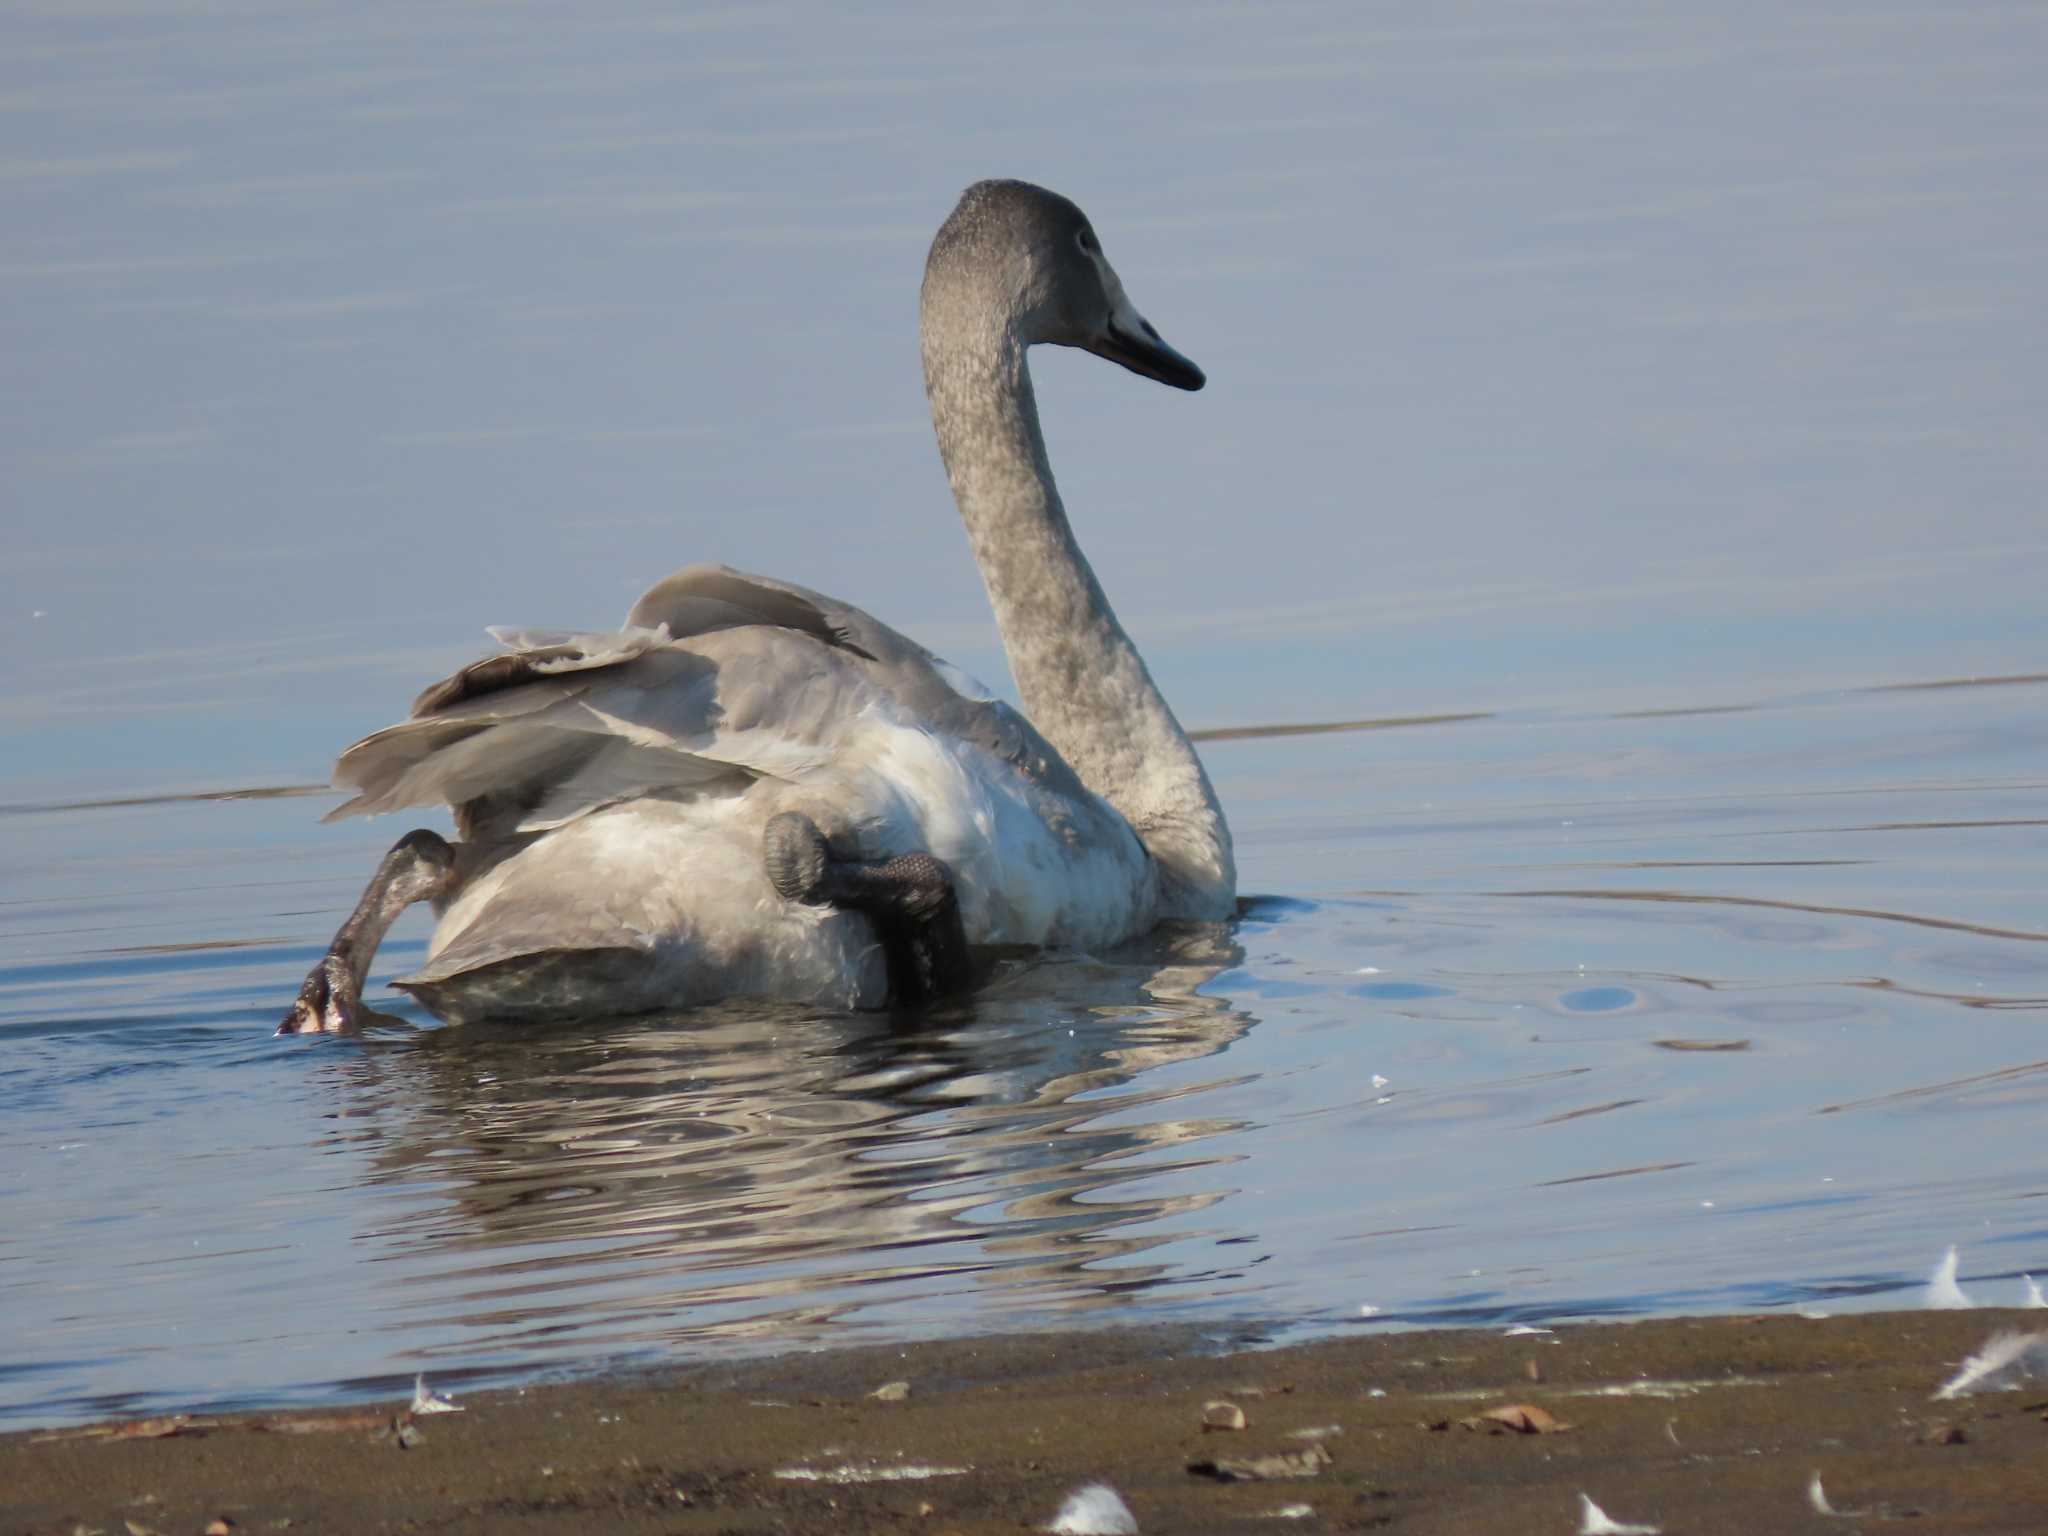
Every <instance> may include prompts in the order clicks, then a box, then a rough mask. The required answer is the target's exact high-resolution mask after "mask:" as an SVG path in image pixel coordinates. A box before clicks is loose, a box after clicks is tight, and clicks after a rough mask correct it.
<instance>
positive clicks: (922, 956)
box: [761, 811, 973, 1003]
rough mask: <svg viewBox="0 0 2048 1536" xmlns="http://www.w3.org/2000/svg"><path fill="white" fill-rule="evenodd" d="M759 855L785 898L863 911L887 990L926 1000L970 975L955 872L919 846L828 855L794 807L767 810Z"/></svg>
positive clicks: (908, 999)
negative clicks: (878, 945)
mask: <svg viewBox="0 0 2048 1536" xmlns="http://www.w3.org/2000/svg"><path fill="white" fill-rule="evenodd" d="M761 842H762V846H761V858H762V862H763V864H764V865H765V866H766V868H767V871H768V879H769V882H770V883H771V884H772V885H774V887H775V889H776V890H777V891H778V892H779V893H780V894H781V895H782V897H783V899H784V900H786V901H796V902H802V903H804V904H806V905H809V906H831V907H843V908H845V909H847V910H848V911H852V912H861V913H865V914H866V915H867V917H868V919H869V920H870V921H871V922H873V923H874V925H875V929H876V932H877V933H878V934H879V935H880V936H881V940H882V946H883V949H884V950H885V951H886V952H887V954H888V957H889V990H890V992H891V993H893V994H894V996H895V998H896V1000H897V1001H898V1002H902V1003H923V1002H929V1001H930V1000H931V999H932V998H935V997H939V996H942V995H944V994H945V993H947V992H954V991H958V990H960V989H962V988H964V987H966V986H967V985H969V984H970V983H971V982H972V981H973V961H972V957H971V956H970V954H969V951H968V948H967V931H966V928H965V926H964V925H963V924H962V922H961V919H960V902H959V898H958V897H957V896H956V894H955V893H954V890H953V872H952V871H951V870H950V869H948V868H946V866H945V864H944V863H943V862H942V861H941V860H939V859H937V858H935V857H933V856H932V855H931V854H929V853H926V852H924V851H922V850H918V851H916V852H912V853H900V854H898V855H897V856H896V857H895V858H893V859H887V860H884V861H882V862H880V863H864V862H862V861H861V860H858V859H840V858H835V857H833V855H832V852H831V849H830V848H829V847H828V846H827V845H826V842H825V837H824V834H823V833H821V832H820V831H819V830H818V826H817V823H816V822H814V821H812V820H811V818H810V817H808V816H805V815H803V814H802V813H800V812H797V811H784V812H782V813H781V814H779V815H777V816H774V817H772V818H770V820H769V822H768V825H767V827H766V828H765V829H764V830H763V832H762V840H761Z"/></svg>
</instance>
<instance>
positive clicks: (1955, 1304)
mask: <svg viewBox="0 0 2048 1536" xmlns="http://www.w3.org/2000/svg"><path fill="white" fill-rule="evenodd" d="M1921 1305H1923V1306H1926V1307H1931V1308H1933V1309H1934V1310H1936V1311H1960V1310H1961V1309H1962V1308H1964V1307H1974V1306H1975V1305H1977V1303H1975V1302H1974V1301H1972V1300H1970V1298H1969V1297H1968V1296H1966V1295H1964V1294H1963V1288H1962V1287H1961V1286H1959V1285H1957V1284H1956V1245H1955V1244H1954V1243H1950V1244H1949V1245H1948V1252H1947V1253H1944V1254H1943V1255H1942V1256H1941V1262H1940V1263H1939V1264H1937V1265H1935V1266H1934V1273H1933V1274H1932V1275H1931V1276H1929V1277H1928V1281H1927V1294H1926V1297H1925V1299H1924V1300H1923V1301H1922V1303H1921Z"/></svg>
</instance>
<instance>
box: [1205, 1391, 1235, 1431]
mask: <svg viewBox="0 0 2048 1536" xmlns="http://www.w3.org/2000/svg"><path fill="white" fill-rule="evenodd" d="M1244 1422H1245V1421H1244V1410H1243V1409H1242V1408H1240V1407H1238V1406H1237V1404H1235V1403H1233V1402H1228V1401H1226V1400H1224V1399H1223V1398H1218V1399H1216V1401H1214V1402H1210V1403H1204V1404H1202V1432H1203V1433H1204V1434H1207V1433H1209V1432H1210V1431H1211V1430H1217V1429H1243V1428H1244Z"/></svg>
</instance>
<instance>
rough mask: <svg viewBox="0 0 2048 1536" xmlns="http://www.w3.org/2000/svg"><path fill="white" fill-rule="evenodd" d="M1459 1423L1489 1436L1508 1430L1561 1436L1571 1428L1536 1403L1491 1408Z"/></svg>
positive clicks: (1526, 1433)
mask: <svg viewBox="0 0 2048 1536" xmlns="http://www.w3.org/2000/svg"><path fill="white" fill-rule="evenodd" d="M1458 1423H1459V1424H1460V1425H1461V1426H1462V1427H1464V1428H1466V1429H1483V1430H1485V1431H1486V1432H1487V1433H1488V1434H1489V1435H1498V1434H1501V1433H1504V1432H1505V1431H1507V1430H1513V1431H1514V1432H1515V1433H1516V1434H1518V1435H1561V1434H1563V1433H1564V1432H1565V1431H1566V1430H1568V1429H1570V1428H1571V1425H1569V1424H1567V1423H1565V1421H1564V1420H1563V1419H1560V1418H1558V1417H1557V1416H1556V1415H1555V1414H1553V1413H1551V1412H1549V1411H1548V1410H1547V1409H1543V1408H1538V1407H1537V1406H1536V1405H1535V1404H1534V1403H1510V1404H1508V1405H1507V1406H1506V1407H1505V1408H1489V1409H1487V1410H1486V1412H1484V1413H1479V1414H1474V1415H1473V1416H1472V1417H1471V1418H1469V1419H1460V1420H1458Z"/></svg>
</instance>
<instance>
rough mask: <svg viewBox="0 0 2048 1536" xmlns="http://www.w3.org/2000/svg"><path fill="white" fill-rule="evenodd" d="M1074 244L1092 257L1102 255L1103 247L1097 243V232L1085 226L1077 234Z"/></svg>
mask: <svg viewBox="0 0 2048 1536" xmlns="http://www.w3.org/2000/svg"><path fill="white" fill-rule="evenodd" d="M1074 244H1076V245H1078V246H1080V247H1081V249H1082V250H1084V251H1086V252H1087V253H1088V254H1089V255H1090V256H1099V255H1101V254H1102V247H1101V246H1099V245H1097V244H1096V243H1095V231H1094V230H1092V229H1089V228H1087V227H1085V226H1083V227H1082V228H1081V229H1079V230H1077V231H1076V232H1075V234H1074Z"/></svg>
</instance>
